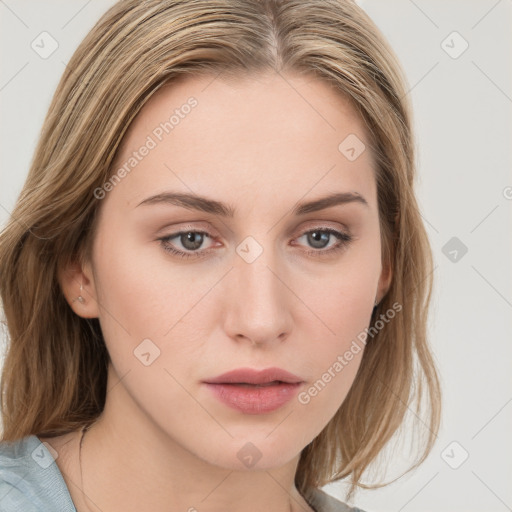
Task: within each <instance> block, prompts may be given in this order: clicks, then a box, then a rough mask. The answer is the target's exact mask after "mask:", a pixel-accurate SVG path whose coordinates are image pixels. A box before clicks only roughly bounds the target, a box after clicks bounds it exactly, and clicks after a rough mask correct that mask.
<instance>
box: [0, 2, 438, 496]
mask: <svg viewBox="0 0 512 512" xmlns="http://www.w3.org/2000/svg"><path fill="white" fill-rule="evenodd" d="M405 98H406V91H405V85H404V79H403V77H402V76H401V74H400V68H399V66H398V64H397V63H396V60H395V58H394V56H393V54H392V52H391V51H390V50H389V48H388V46H387V45H386V43H385V41H383V40H382V38H381V36H380V35H379V32H378V30H377V29H376V28H375V27H374V25H373V24H372V22H371V21H370V20H369V18H368V17H367V16H366V15H365V14H364V12H362V11H361V10H360V9H359V8H358V7H357V6H356V5H354V4H353V3H351V2H341V1H339V2H338V1H334V0H333V1H326V0H322V1H320V2H308V3H307V4H304V3H303V2H299V1H295V2H294V1H275V2H261V1H243V2H240V1H236V2H233V1H226V0H223V1H221V0H219V1H211V0H209V1H204V0H201V1H186V2H184V1H183V2H178V1H172V2H171V1H169V2H162V1H156V0H155V1H147V2H138V1H125V2H119V3H118V4H116V5H115V6H114V7H113V8H111V9H110V10H109V11H108V12H107V13H106V14H105V15H104V16H103V17H102V19H101V20H100V21H99V22H98V24H97V25H96V26H95V27H94V28H93V30H92V31H91V32H90V33H89V34H88V36H87V37H86V39H85V40H84V41H83V43H82V44H81V45H80V47H79V48H78V50H77V51H76V53H75V55H74V56H73V58H72V59H71V61H70V62H69V64H68V67H67V69H66V72H65V74H64V76H63V78H62V80H61V83H60V84H59V87H58V89H57V92H56V94H55V97H54V100H53V103H52V105H51V107H50V111H49V114H48V117H47V119H46V120H45V124H44V126H43V131H42V134H41V139H40V141H39V144H38V147H37V149H36V153H35V156H34V160H33V163H32V166H31V169H30V172H29V176H28V179H27V182H26V184H25V187H24V189H23V191H22V194H21V196H20V199H19V201H18V204H17V205H16V208H15V209H14V211H13V214H12V219H11V221H10V222H9V224H8V225H7V227H6V229H5V231H4V232H3V233H2V237H1V239H0V244H1V245H0V267H1V268H0V287H1V293H2V300H3V306H4V309H5V314H6V318H7V323H8V327H9V334H10V338H11V340H10V346H9V351H8V353H7V355H6V360H5V366H4V374H3V378H2V391H3V393H4V394H3V395H2V396H3V415H4V416H3V422H4V438H5V439H14V438H19V437H22V436H24V435H28V434H38V435H52V434H59V433H65V432H68V431H71V430H74V429H77V428H78V427H80V426H82V425H83V424H86V423H87V424H88V423H91V422H93V421H94V420H95V419H96V418H98V416H99V415H100V413H101V412H102V411H103V409H104V407H105V400H106V401H107V404H108V401H109V398H110V397H111V396H112V394H111V392H110V391H109V392H107V389H106V388H107V383H108V384H109V385H110V387H111V388H112V386H114V385H115V386H116V388H117V390H116V401H115V403H114V401H112V403H111V404H110V408H111V410H112V411H116V413H117V414H123V413H130V412H133V410H134V409H135V408H137V410H138V411H140V413H141V415H142V416H143V417H144V418H147V420H148V421H150V422H151V423H152V424H153V425H154V426H155V427H157V428H158V431H159V432H162V431H163V432H164V433H165V434H167V435H168V436H170V437H172V438H173V439H174V440H176V441H177V442H178V444H180V445H181V446H182V447H184V448H185V449H187V450H188V451H190V452H192V453H194V454H195V455H197V456H198V457H200V458H203V459H204V460H206V461H208V462H210V463H212V464H217V465H220V466H223V467H233V468H236V467H240V465H241V464H243V463H242V461H241V460H240V457H239V451H240V449H241V448H242V447H243V446H248V445H247V443H252V445H254V447H255V449H256V450H258V452H259V454H260V455H261V459H260V462H259V467H261V468H264V467H275V466H279V465H284V464H285V463H287V462H288V461H289V460H290V459H292V458H293V457H295V456H296V455H297V454H298V453H299V452H301V450H302V453H301V458H300V462H299V466H298V472H297V477H296V481H297V485H298V488H299V489H300V490H301V491H303V492H305V493H307V491H308V489H310V488H311V487H314V486H321V485H324V484H325V483H327V482H328V481H329V480H332V479H335V478H341V477H343V476H348V475H351V476H352V478H353V480H354V481H355V482H356V483H357V481H358V480H359V478H360V476H361V473H362V471H363V470H364V469H365V468H366V467H367V466H368V464H369V463H370V462H371V461H372V460H373V459H374V458H375V456H376V455H377V454H378V453H379V452H380V450H381V449H382V447H383V446H384V445H385V443H386V442H387V441H388V440H389V439H390V437H391V436H392V435H393V433H394V432H395V431H396V430H397V428H398V427H399V425H400V424H401V422H402V419H403V417H404V414H405V409H406V407H407V405H406V404H409V403H410V402H411V399H412V398H413V391H414V389H413V385H414V382H415V380H416V379H424V380H425V382H426V385H427V390H428V392H429V393H428V397H429V398H430V400H431V402H432V409H431V414H430V424H429V427H430V431H429V437H428V440H427V445H426V449H425V452H424V456H426V454H427V453H428V451H429V450H430V448H431V446H432V443H433V437H434V436H435V431H436V430H437V426H438V422H439V410H438V400H439V396H438V395H439V390H438V383H437V377H436V373H435V370H434V366H433V364H432V360H431V356H430V353H429V350H428V345H427V341H426V333H425V331H426V313H427V306H428V302H429V298H430V286H431V275H430V270H431V261H430V252H429V247H428V242H427V238H426V234H425V231H424V228H423V225H422V223H421V217H420V215H419V212H418V210H417V206H416V201H415V197H414V191H413V179H414V147H413V146H414V144H413V137H412V133H411V120H410V113H409V110H408V106H407V103H405ZM171 194H174V196H173V197H172V198H171V197H170V195H171ZM185 195H187V196H185ZM336 195H337V196H338V197H337V199H338V203H339V204H337V205H333V204H332V205H331V206H329V207H328V208H326V202H324V203H323V204H322V205H318V204H317V208H314V207H313V206H311V205H306V203H310V202H312V201H316V200H318V199H320V198H326V197H330V198H331V199H334V196H336ZM191 196H192V197H191ZM199 196H201V197H203V198H208V199H211V200H214V201H216V203H209V204H208V205H207V204H205V203H204V202H202V203H200V202H199V200H198V197H199ZM219 203H222V204H219ZM192 205H195V206H196V207H197V208H196V209H193V208H192ZM198 205H199V206H198ZM320 206H321V207H322V208H321V209H319V207H320ZM326 230H334V233H333V234H331V235H329V233H328V231H326ZM180 231H184V232H185V234H184V235H183V236H179V235H176V233H177V232H180ZM190 232H192V233H190ZM187 233H189V234H188V236H186V234H187ZM170 235H173V236H172V237H170ZM162 239H164V240H162ZM336 246H339V249H338V250H334V249H333V250H331V251H330V252H327V251H328V250H329V249H332V248H333V247H336ZM166 249H174V250H180V251H182V252H183V251H187V252H191V253H193V252H197V253H200V256H198V257H194V256H193V255H192V256H191V257H189V258H182V257H180V256H178V255H176V254H171V253H170V252H169V251H168V250H166ZM320 253H322V254H320ZM79 295H81V296H82V297H83V300H82V301H78V300H75V299H76V297H78V296H79ZM374 301H378V302H379V305H378V307H377V308H376V309H373V306H374ZM369 326H371V329H373V330H371V329H370V331H369V332H368V329H367V328H368V327H369ZM416 360H417V361H418V363H419V364H418V365H417V367H415V365H414V364H415V361H416ZM109 363H111V364H110V367H109ZM270 366H277V367H280V368H283V369H285V370H288V371H290V372H292V373H294V374H296V375H297V376H298V377H300V379H301V381H303V386H302V388H301V393H300V394H298V395H297V396H296V397H295V398H294V400H292V401H291V402H288V403H287V404H286V405H285V406H283V409H280V410H278V411H275V412H272V413H264V414H258V415H254V414H247V415H243V414H241V413H240V412H239V411H235V410H233V409H232V408H228V407H226V406H225V405H224V404H222V403H220V402H218V401H217V400H216V399H215V398H214V397H213V395H211V394H210V392H209V389H208V388H207V386H206V385H205V384H204V381H206V380H210V379H212V378H214V377H216V376H218V375H219V374H221V373H224V372H226V371H228V370H233V369H235V368H240V367H252V368H268V367H270ZM109 368H110V371H109ZM107 375H109V377H110V379H109V381H108V382H107ZM416 391H417V393H418V397H420V395H421V387H419V388H418V389H417V390H416ZM286 408H287V409H288V414H290V417H289V418H285V419H284V421H283V422H282V423H281V424H279V426H278V427H276V425H277V424H278V423H279V421H277V420H278V418H279V419H280V420H283V418H282V416H283V412H284V411H285V410H286ZM177 411H179V414H177ZM280 413H281V414H280ZM270 432H271V435H270Z"/></svg>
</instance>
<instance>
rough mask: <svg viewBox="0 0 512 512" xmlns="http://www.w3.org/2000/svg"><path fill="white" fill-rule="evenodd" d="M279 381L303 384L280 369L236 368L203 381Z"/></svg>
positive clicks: (244, 382) (247, 382)
mask: <svg viewBox="0 0 512 512" xmlns="http://www.w3.org/2000/svg"><path fill="white" fill-rule="evenodd" d="M274 381H281V382H286V383H289V384H298V383H300V382H303V381H302V379H301V378H300V377H297V375H294V374H293V373H290V372H287V371H286V370H282V369H281V368H266V369H264V370H256V369H253V368H237V369H236V370H231V371H229V372H226V373H223V374H222V375H219V376H218V377H215V378H213V379H208V380H205V381H204V382H206V383H208V384H268V383H269V382H274Z"/></svg>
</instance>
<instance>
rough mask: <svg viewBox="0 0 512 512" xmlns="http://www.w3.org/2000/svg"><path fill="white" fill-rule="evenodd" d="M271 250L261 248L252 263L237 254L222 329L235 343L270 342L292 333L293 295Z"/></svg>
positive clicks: (225, 303) (278, 341)
mask: <svg viewBox="0 0 512 512" xmlns="http://www.w3.org/2000/svg"><path fill="white" fill-rule="evenodd" d="M270 252H271V251H270V250H267V249H266V250H264V251H263V253H262V254H261V255H260V256H259V257H258V258H257V259H256V260H255V261H253V262H251V263H249V262H247V261H245V260H244V259H243V258H241V257H239V256H238V255H237V256H236V257H235V263H234V268H233V270H232V271H231V272H230V273H229V279H228V280H229V282H228V283H226V292H225V293H226V296H225V301H224V307H225V315H224V322H225V325H224V329H225V332H226V334H227V335H228V336H229V337H230V338H231V339H233V340H235V341H237V342H240V341H246V342H247V343H252V344H253V345H256V344H257V345H270V344H276V343H280V342H282V341H284V340H285V339H286V338H287V337H288V336H289V335H290V333H291V330H292V326H293V319H292V312H291V310H290V307H291V306H292V304H293V299H294V295H293V293H292V291H290V289H289V288H288V287H287V279H286V275H285V272H284V270H283V267H282V266H280V265H278V264H277V262H276V261H275V259H274V257H273V256H272V255H271V254H270ZM295 300H296V299H295Z"/></svg>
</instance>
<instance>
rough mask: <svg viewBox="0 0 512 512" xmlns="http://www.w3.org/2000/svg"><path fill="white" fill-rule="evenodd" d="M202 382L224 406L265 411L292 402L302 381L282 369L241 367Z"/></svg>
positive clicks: (260, 412)
mask: <svg viewBox="0 0 512 512" xmlns="http://www.w3.org/2000/svg"><path fill="white" fill-rule="evenodd" d="M203 383H204V384H205V385H206V387H207V388H208V389H209V390H210V391H211V392H212V393H213V394H214V395H215V397H216V398H217V399H218V400H219V401H221V402H222V403H224V404H225V405H227V406H229V407H231V408H233V409H237V410H239V411H240V412H243V413H245V414H263V413H267V412H272V411H275V410H277V409H279V408H280V407H282V406H283V405H285V404H286V403H287V402H289V401H290V400H291V399H292V398H293V397H294V395H295V394H296V393H297V390H298V388H299V387H300V386H301V384H302V383H303V381H302V379H301V378H300V377H297V375H294V374H293V373H290V372H287V371H285V370H282V369H281V368H267V369H264V370H255V369H252V368H239V369H236V370H232V371H230V372H227V373H223V374H222V375H219V376H218V377H215V378H213V379H208V380H207V381H203Z"/></svg>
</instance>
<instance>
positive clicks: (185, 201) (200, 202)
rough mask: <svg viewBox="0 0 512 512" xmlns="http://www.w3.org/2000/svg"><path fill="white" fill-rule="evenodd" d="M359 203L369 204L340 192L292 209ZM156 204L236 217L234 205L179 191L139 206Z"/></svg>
mask: <svg viewBox="0 0 512 512" xmlns="http://www.w3.org/2000/svg"><path fill="white" fill-rule="evenodd" d="M347 203H359V204H362V205H364V206H368V202H367V201H366V199H365V198H364V197H363V196H361V195H360V194H357V193H352V192H339V193H333V194H329V195H327V196H324V197H320V198H318V199H314V200H312V201H307V202H302V203H298V204H296V205H295V207H294V208H293V210H292V214H294V215H305V214H306V213H312V212H317V211H320V210H324V209H326V208H331V207H333V206H337V205H341V204H347ZM155 204H171V205H175V206H181V207H182V208H187V209H189V210H198V211H201V212H206V213H211V214H213V215H219V216H221V217H230V218H232V217H234V215H235V211H236V210H235V208H234V207H233V206H232V205H229V204H225V203H222V202H220V201H216V200H214V199H210V198H208V197H204V196H200V195H197V194H187V193H178V192H162V193H161V194H157V195H154V196H151V197H148V198H146V199H144V200H143V201H141V202H140V203H139V204H138V205H137V206H136V208H137V207H139V206H142V205H155Z"/></svg>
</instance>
